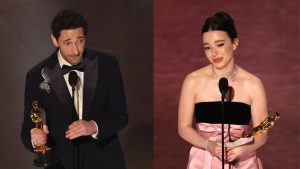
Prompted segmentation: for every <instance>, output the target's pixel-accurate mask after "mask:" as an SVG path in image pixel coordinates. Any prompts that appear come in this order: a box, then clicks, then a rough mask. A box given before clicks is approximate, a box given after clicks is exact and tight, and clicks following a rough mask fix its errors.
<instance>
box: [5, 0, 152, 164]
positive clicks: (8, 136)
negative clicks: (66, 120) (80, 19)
mask: <svg viewBox="0 0 300 169" xmlns="http://www.w3.org/2000/svg"><path fill="white" fill-rule="evenodd" d="M0 4H1V5H0V37H1V39H0V46H1V62H0V78H1V83H0V89H1V92H0V93H1V98H0V107H1V118H0V133H1V137H0V168H2V169H30V168H34V167H33V166H32V160H33V158H34V156H33V155H32V154H31V153H29V152H27V151H26V150H25V149H24V147H23V145H22V144H21V139H20V131H21V123H22V118H23V95H24V85H25V73H26V71H28V70H29V69H30V68H31V67H32V66H33V65H35V64H36V63H38V62H39V61H40V60H42V59H44V58H46V57H47V56H48V55H50V54H51V53H52V52H53V50H54V49H55V48H54V47H53V45H52V43H51V41H50V35H51V31H50V22H51V20H52V18H53V17H54V15H55V14H56V12H57V11H58V10H61V9H63V8H71V9H75V10H77V11H79V12H81V13H82V14H83V15H84V16H85V18H86V19H87V21H88V23H89V32H88V36H87V43H88V45H89V46H93V47H98V48H104V49H108V50H111V51H113V52H114V53H115V54H116V55H117V57H118V59H119V62H120V66H121V70H122V74H123V78H124V82H125V89H126V95H127V103H128V112H129V116H130V117H129V124H128V126H127V127H126V128H125V129H124V130H122V131H121V132H120V135H121V139H122V145H123V149H124V151H125V156H126V161H127V166H128V168H129V169H150V168H152V167H153V159H152V155H153V154H152V147H153V142H152V138H153V137H152V102H153V101H152V100H153V97H152V96H153V91H152V90H153V86H152V84H153V76H152V75H153V60H152V59H153V57H152V56H153V49H152V48H153V39H152V37H153V36H152V33H153V31H152V30H153V25H152V22H153V18H152V6H153V5H152V1H151V0H142V1H135V0H127V1H126V0H125V1H124V0H109V1H97V0H86V1H73V0H64V1H61V0H49V1H46V0H1V1H0ZM50 132H51V131H50ZM100 132H101V131H100Z"/></svg>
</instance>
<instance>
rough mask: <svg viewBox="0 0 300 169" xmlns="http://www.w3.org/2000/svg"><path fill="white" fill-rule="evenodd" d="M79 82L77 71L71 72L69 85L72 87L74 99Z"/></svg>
mask: <svg viewBox="0 0 300 169" xmlns="http://www.w3.org/2000/svg"><path fill="white" fill-rule="evenodd" d="M77 80H78V76H77V73H76V72H75V71H71V72H70V73H69V84H70V86H72V97H74V91H75V86H76V83H77Z"/></svg>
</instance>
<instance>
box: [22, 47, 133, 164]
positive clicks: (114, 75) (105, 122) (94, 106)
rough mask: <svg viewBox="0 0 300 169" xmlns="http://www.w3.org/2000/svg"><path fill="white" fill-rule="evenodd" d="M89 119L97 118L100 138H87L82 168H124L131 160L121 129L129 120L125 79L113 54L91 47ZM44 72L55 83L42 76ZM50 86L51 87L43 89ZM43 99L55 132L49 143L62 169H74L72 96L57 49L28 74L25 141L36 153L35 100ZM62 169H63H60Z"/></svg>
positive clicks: (82, 142) (86, 101)
mask: <svg viewBox="0 0 300 169" xmlns="http://www.w3.org/2000/svg"><path fill="white" fill-rule="evenodd" d="M84 63H85V64H86V67H85V71H84V86H83V115H82V116H83V119H84V120H94V121H95V122H96V123H97V125H98V129H99V130H98V139H94V138H92V137H91V136H86V137H81V138H80V139H78V140H79V144H80V164H81V169H96V168H101V169H123V168H125V162H124V158H123V153H122V149H121V146H120V143H119V139H118V135H117V131H118V130H120V129H122V128H123V127H124V126H125V125H126V124H127V121H128V115H127V113H126V102H125V94H124V88H123V82H122V77H121V73H120V69H119V65H118V62H117V59H116V57H115V56H113V55H112V54H111V53H109V52H106V51H102V50H96V49H90V48H86V49H85V52H84ZM42 70H43V72H44V74H46V76H48V79H49V80H50V82H47V80H46V81H45V78H44V77H42V73H41V72H42ZM42 83H44V84H46V86H47V85H48V87H50V90H49V91H47V90H45V88H41V87H40V85H41V84H42ZM33 100H37V101H38V102H39V106H40V107H41V108H43V109H44V110H45V114H46V124H47V125H48V128H49V134H48V136H47V145H48V146H50V147H52V148H53V149H54V151H55V154H56V156H57V157H59V159H60V163H61V168H63V169H72V168H73V154H72V153H73V144H72V141H70V140H68V139H66V138H65V132H66V131H67V127H68V126H69V125H70V124H71V123H72V122H73V120H72V119H73V118H72V117H73V113H74V112H73V107H72V106H73V104H72V98H71V95H70V94H69V91H68V89H67V84H66V82H65V80H64V78H63V75H62V73H61V67H60V65H59V63H58V57H57V51H55V52H54V53H53V54H52V55H51V56H50V57H48V58H46V59H45V60H43V61H42V62H41V63H39V64H37V65H36V66H34V67H33V68H32V69H31V70H30V71H29V72H28V73H27V75H26V85H25V103H24V104H25V111H24V120H23V125H22V133H21V136H22V141H23V143H24V145H25V147H26V148H27V149H29V150H31V151H32V150H33V148H32V144H31V138H30V130H31V129H32V128H34V127H35V124H34V123H33V122H32V121H31V118H30V112H31V110H32V101H33ZM57 168H59V167H57Z"/></svg>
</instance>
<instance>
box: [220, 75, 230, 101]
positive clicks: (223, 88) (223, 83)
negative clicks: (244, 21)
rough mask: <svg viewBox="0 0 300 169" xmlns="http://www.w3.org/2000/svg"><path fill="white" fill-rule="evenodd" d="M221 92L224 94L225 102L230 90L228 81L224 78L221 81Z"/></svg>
mask: <svg viewBox="0 0 300 169" xmlns="http://www.w3.org/2000/svg"><path fill="white" fill-rule="evenodd" d="M219 90H220V92H221V93H222V100H224V97H225V94H226V92H227V90H228V80H227V79H226V78H225V77H222V78H221V79H220V80H219Z"/></svg>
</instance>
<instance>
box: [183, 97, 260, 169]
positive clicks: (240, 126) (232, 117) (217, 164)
mask: <svg viewBox="0 0 300 169" xmlns="http://www.w3.org/2000/svg"><path fill="white" fill-rule="evenodd" d="M224 107H225V114H224V138H225V140H224V142H228V141H229V140H237V139H239V138H240V137H244V136H246V135H247V133H248V130H249V123H250V120H251V107H250V105H248V104H245V103H240V102H225V104H224ZM220 111H221V102H200V103H196V104H195V113H194V115H195V121H196V130H197V132H198V133H199V135H200V136H201V137H203V138H205V139H209V140H212V141H218V142H220V143H221V142H222V141H221V139H222V129H221V113H220ZM219 168H222V161H221V160H219V159H218V158H216V157H213V156H212V155H211V154H210V153H209V152H208V151H205V150H203V149H199V148H196V147H192V148H191V150H190V155H189V161H188V166H187V169H219ZM224 168H225V169H262V168H263V167H262V164H261V161H260V159H259V158H257V156H256V154H255V153H252V154H248V155H245V156H243V157H240V158H239V160H238V161H237V163H236V164H234V165H233V164H229V163H227V162H225V167H224Z"/></svg>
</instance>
